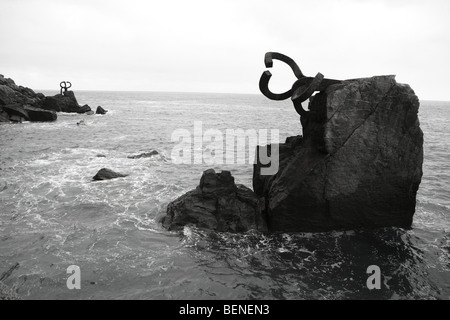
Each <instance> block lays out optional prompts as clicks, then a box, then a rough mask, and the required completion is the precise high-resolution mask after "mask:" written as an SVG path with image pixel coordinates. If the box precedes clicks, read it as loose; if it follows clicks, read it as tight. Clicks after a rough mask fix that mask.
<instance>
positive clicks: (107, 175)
mask: <svg viewBox="0 0 450 320" xmlns="http://www.w3.org/2000/svg"><path fill="white" fill-rule="evenodd" d="M127 176H128V175H126V174H122V173H118V172H114V171H112V170H111V169H107V168H103V169H100V171H99V172H97V174H96V175H95V176H94V177H93V178H92V179H93V180H95V181H99V180H110V179H116V178H123V177H127Z"/></svg>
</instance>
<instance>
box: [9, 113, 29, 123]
mask: <svg viewBox="0 0 450 320" xmlns="http://www.w3.org/2000/svg"><path fill="white" fill-rule="evenodd" d="M9 120H11V121H12V122H18V123H22V122H23V121H25V118H23V117H21V116H17V115H15V114H13V115H11V116H10V117H9Z"/></svg>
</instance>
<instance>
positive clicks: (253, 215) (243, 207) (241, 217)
mask: <svg viewBox="0 0 450 320" xmlns="http://www.w3.org/2000/svg"><path fill="white" fill-rule="evenodd" d="M262 211H263V203H262V201H261V200H260V199H259V197H258V196H257V195H256V194H255V193H254V192H253V191H252V190H250V189H249V188H247V187H245V186H243V185H236V184H235V183H234V178H233V176H231V174H230V172H229V171H222V172H221V173H216V172H215V171H214V170H213V169H209V170H207V171H205V172H204V173H203V175H202V178H201V180H200V185H199V186H198V187H197V188H196V189H195V190H192V191H190V192H188V193H186V194H185V195H183V196H181V197H179V198H178V199H176V200H175V201H173V202H171V203H169V205H168V206H167V213H166V216H165V217H164V218H163V219H162V224H163V226H164V227H165V228H167V229H168V230H180V229H182V228H183V227H184V226H185V225H195V226H197V227H200V228H205V229H209V230H215V231H221V232H245V231H248V230H252V229H254V230H259V231H267V226H266V223H265V220H264V217H263V216H262Z"/></svg>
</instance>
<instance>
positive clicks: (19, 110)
mask: <svg viewBox="0 0 450 320" xmlns="http://www.w3.org/2000/svg"><path fill="white" fill-rule="evenodd" d="M2 108H3V111H6V113H8V114H9V116H10V117H11V116H17V117H20V118H23V119H25V120H29V119H30V118H29V115H28V112H27V111H26V110H25V108H24V107H23V106H22V105H20V104H18V103H14V104H7V105H4V106H3V107H2Z"/></svg>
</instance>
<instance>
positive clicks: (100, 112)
mask: <svg viewBox="0 0 450 320" xmlns="http://www.w3.org/2000/svg"><path fill="white" fill-rule="evenodd" d="M107 112H108V110H105V109H103V108H102V107H100V106H98V107H97V110H96V111H95V113H96V114H106V113H107Z"/></svg>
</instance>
